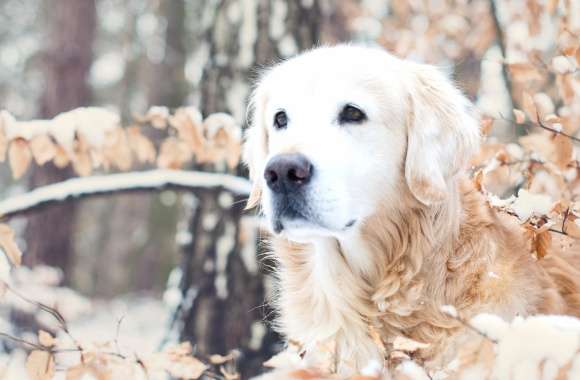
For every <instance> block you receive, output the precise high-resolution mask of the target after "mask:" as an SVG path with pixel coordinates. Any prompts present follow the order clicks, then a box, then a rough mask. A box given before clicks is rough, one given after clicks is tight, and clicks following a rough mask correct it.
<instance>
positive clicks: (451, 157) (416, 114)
mask: <svg viewBox="0 0 580 380" xmlns="http://www.w3.org/2000/svg"><path fill="white" fill-rule="evenodd" d="M411 75H412V80H411V83H412V86H411V87H410V96H409V103H410V112H409V115H408V118H407V155H406V159H405V179H406V182H407V185H408V186H409V189H410V190H411V192H412V194H413V196H414V197H415V198H416V199H417V200H419V201H420V202H421V203H423V204H424V205H427V206H428V205H432V204H436V203H439V202H441V201H443V200H444V199H445V198H446V196H447V194H448V183H449V181H451V180H452V178H453V176H454V175H455V174H456V173H457V172H458V171H459V170H460V169H461V168H462V167H463V166H464V165H465V163H466V162H467V160H468V158H469V156H471V155H472V154H473V153H475V151H476V150H477V148H478V146H479V140H480V132H479V123H478V119H477V115H476V112H475V110H474V107H473V105H472V104H471V103H470V102H469V100H467V99H466V98H465V97H464V96H463V95H462V94H461V92H460V91H459V90H458V89H457V88H455V87H454V85H453V84H452V83H451V81H450V80H449V79H447V78H446V77H445V76H444V75H443V73H441V72H440V71H439V70H438V69H436V68H435V67H432V66H428V65H420V64H413V69H412V73H411Z"/></svg>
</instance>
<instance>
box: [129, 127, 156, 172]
mask: <svg viewBox="0 0 580 380" xmlns="http://www.w3.org/2000/svg"><path fill="white" fill-rule="evenodd" d="M127 139H128V141H129V145H131V149H132V150H133V153H135V156H137V160H138V161H139V162H141V163H147V162H155V157H156V155H157V152H156V151H155V146H154V145H153V143H152V142H151V140H149V139H148V138H147V137H145V136H144V135H143V134H142V133H141V130H140V129H139V127H130V128H128V129H127Z"/></svg>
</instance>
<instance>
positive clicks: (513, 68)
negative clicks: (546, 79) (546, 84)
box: [507, 63, 542, 82]
mask: <svg viewBox="0 0 580 380" xmlns="http://www.w3.org/2000/svg"><path fill="white" fill-rule="evenodd" d="M507 67H508V69H509V71H510V73H511V75H512V78H514V79H515V80H516V81H518V82H528V81H533V80H541V79H542V75H541V74H540V72H539V71H538V69H537V68H536V67H535V66H534V65H532V64H531V63H510V64H508V65H507Z"/></svg>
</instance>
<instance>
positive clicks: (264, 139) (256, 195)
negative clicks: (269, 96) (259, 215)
mask: <svg viewBox="0 0 580 380" xmlns="http://www.w3.org/2000/svg"><path fill="white" fill-rule="evenodd" d="M265 103H266V96H265V91H264V89H261V88H260V87H258V88H257V89H256V90H255V91H254V92H253V94H252V98H251V100H250V105H249V109H250V111H251V113H252V121H251V123H250V126H249V127H248V129H247V130H246V132H245V134H244V140H245V141H244V147H243V151H242V160H243V161H244V163H245V164H246V165H247V166H248V169H249V172H250V180H251V181H252V190H251V191H250V196H249V198H248V202H247V203H246V210H247V209H251V208H253V207H255V206H256V205H257V204H258V203H260V199H261V197H262V186H263V175H262V173H263V171H264V168H263V166H264V162H265V160H266V156H267V154H268V136H267V134H266V128H265V124H264V123H265V120H264V111H265V110H264V108H265Z"/></svg>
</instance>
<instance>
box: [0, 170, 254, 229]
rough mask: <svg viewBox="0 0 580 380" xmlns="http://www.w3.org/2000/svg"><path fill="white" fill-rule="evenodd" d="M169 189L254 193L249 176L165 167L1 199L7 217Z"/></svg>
mask: <svg viewBox="0 0 580 380" xmlns="http://www.w3.org/2000/svg"><path fill="white" fill-rule="evenodd" d="M167 188H173V189H179V190H186V191H198V190H207V189H216V188H217V189H224V190H227V191H230V192H232V193H234V194H237V195H247V194H249V192H250V183H249V181H248V180H247V179H245V178H242V177H237V176H234V175H230V174H217V173H206V172H197V171H182V170H161V169H160V170H151V171H143V172H130V173H120V174H109V175H100V176H90V177H81V178H72V179H69V180H66V181H63V182H59V183H55V184H52V185H47V186H43V187H39V188H36V189H34V190H32V191H30V192H28V193H24V194H20V195H15V196H12V197H9V198H7V199H5V200H3V201H1V202H0V215H1V216H2V217H3V218H10V217H13V216H16V215H20V214H25V213H28V212H30V211H32V210H34V209H36V208H38V207H41V206H46V205H49V204H54V203H59V202H63V201H65V200H68V199H80V198H86V197H90V196H96V195H103V194H113V193H121V192H129V191H143V190H148V191H159V190H162V189H167Z"/></svg>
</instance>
